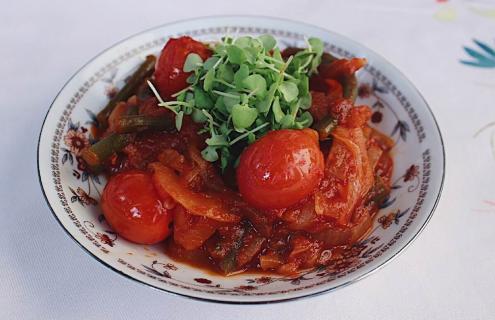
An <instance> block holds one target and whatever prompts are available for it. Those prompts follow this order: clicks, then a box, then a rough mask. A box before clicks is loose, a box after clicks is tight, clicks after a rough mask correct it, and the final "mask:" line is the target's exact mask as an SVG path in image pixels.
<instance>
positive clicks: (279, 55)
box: [272, 48, 284, 62]
mask: <svg viewBox="0 0 495 320" xmlns="http://www.w3.org/2000/svg"><path fill="white" fill-rule="evenodd" d="M272 58H274V59H275V60H278V61H280V62H283V61H284V59H283V58H282V53H281V52H280V49H279V48H275V49H273V55H272Z"/></svg>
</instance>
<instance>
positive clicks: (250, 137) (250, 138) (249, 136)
mask: <svg viewBox="0 0 495 320" xmlns="http://www.w3.org/2000/svg"><path fill="white" fill-rule="evenodd" d="M255 140H256V136H255V135H254V133H252V132H250V133H249V134H248V136H247V141H248V143H249V144H251V143H253V142H254V141H255Z"/></svg>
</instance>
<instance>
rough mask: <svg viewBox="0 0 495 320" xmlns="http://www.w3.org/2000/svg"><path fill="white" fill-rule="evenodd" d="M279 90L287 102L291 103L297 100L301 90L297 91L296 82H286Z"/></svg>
mask: <svg viewBox="0 0 495 320" xmlns="http://www.w3.org/2000/svg"><path fill="white" fill-rule="evenodd" d="M278 90H279V91H280V93H281V94H282V96H283V97H284V99H285V101H287V102H291V101H293V100H294V99H296V98H297V95H298V94H299V90H298V89H297V85H296V84H295V83H294V82H289V81H284V82H282V83H281V84H280V86H279V87H278Z"/></svg>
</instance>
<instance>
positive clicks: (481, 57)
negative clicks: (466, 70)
mask: <svg viewBox="0 0 495 320" xmlns="http://www.w3.org/2000/svg"><path fill="white" fill-rule="evenodd" d="M473 41H474V43H475V44H476V45H477V47H475V48H474V49H472V48H469V47H464V51H466V53H467V54H468V55H469V56H471V58H473V59H474V60H469V61H468V60H461V63H463V64H465V65H468V66H473V67H479V68H495V49H494V48H492V47H490V46H489V45H487V44H486V43H484V42H481V41H479V40H476V39H473Z"/></svg>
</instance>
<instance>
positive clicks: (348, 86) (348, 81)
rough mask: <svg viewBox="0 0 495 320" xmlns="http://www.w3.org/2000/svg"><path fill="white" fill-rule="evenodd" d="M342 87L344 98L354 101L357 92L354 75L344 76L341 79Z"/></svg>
mask: <svg viewBox="0 0 495 320" xmlns="http://www.w3.org/2000/svg"><path fill="white" fill-rule="evenodd" d="M342 87H343V89H344V98H346V99H349V100H351V101H352V102H354V101H356V98H357V94H358V82H357V78H356V75H354V74H353V75H350V76H346V77H344V79H343V80H342Z"/></svg>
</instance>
